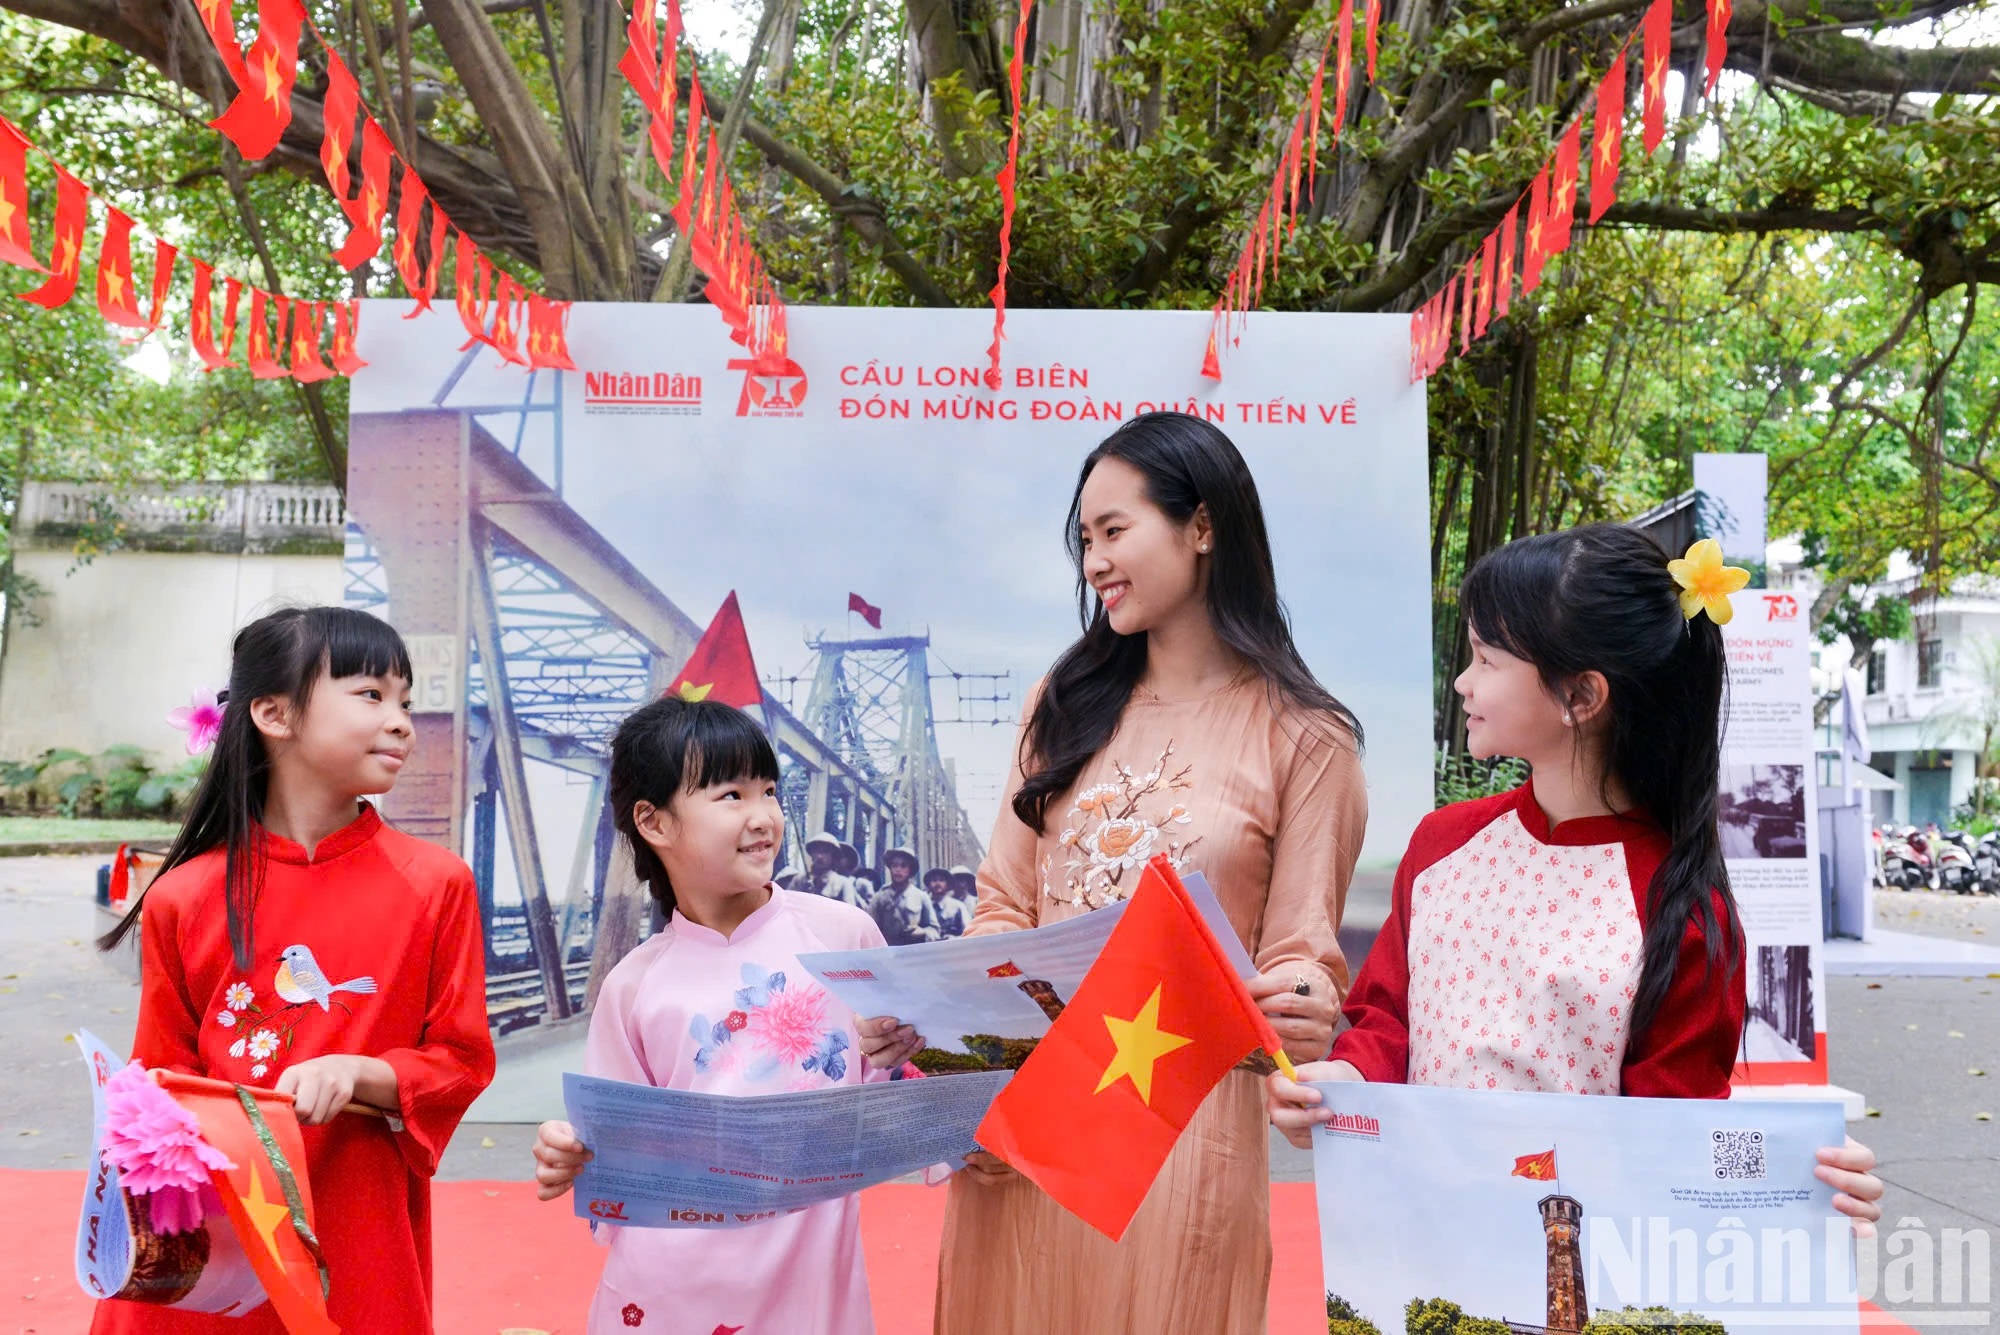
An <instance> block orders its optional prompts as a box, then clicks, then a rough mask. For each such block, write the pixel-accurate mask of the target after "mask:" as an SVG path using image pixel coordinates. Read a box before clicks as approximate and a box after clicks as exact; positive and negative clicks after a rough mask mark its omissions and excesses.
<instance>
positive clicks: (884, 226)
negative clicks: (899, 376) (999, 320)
mask: <svg viewBox="0 0 2000 1335" xmlns="http://www.w3.org/2000/svg"><path fill="white" fill-rule="evenodd" d="M743 137H744V138H745V139H747V140H749V141H750V143H751V145H752V146H753V147H754V148H756V150H757V151H758V152H759V153H762V154H763V155H764V158H765V160H766V161H768V162H769V163H770V164H771V165H772V166H774V167H776V168H778V169H779V170H780V171H783V172H785V173H787V174H788V175H790V176H792V177H794V178H796V179H797V180H798V181H799V182H800V183H801V184H803V185H804V186H805V187H806V188H807V189H809V190H811V191H812V192H813V193H814V194H816V195H818V196H819V197H820V198H821V199H822V200H824V201H826V205H827V207H828V208H829V209H831V210H832V211H833V213H834V216H836V217H838V218H839V219H840V220H841V221H842V222H844V223H845V224H847V226H849V227H851V228H853V229H854V233H855V235H856V236H859V237H860V238H861V239H862V240H863V241H866V242H867V243H868V244H869V245H871V246H873V247H875V250H876V252H877V253H878V254H880V255H881V257H882V263H883V266H884V267H886V268H887V269H888V270H889V271H890V272H891V273H893V274H895V275H896V277H898V278H900V279H901V280H902V282H903V286H904V287H906V288H908V289H909V291H910V295H912V296H914V297H915V298H916V299H917V300H918V301H919V302H921V303H922V304H924V305H926V306H956V305H957V304H958V303H957V302H955V301H953V300H952V298H951V294H950V293H949V292H947V291H945V290H944V288H943V286H942V285H940V284H939V283H938V281H937V279H935V278H933V277H932V276H931V273H930V270H928V269H926V268H925V267H924V266H923V264H922V263H921V262H920V261H919V260H918V259H917V257H916V256H914V255H912V254H910V252H909V251H907V250H905V249H904V248H903V243H902V241H901V239H900V238H898V237H897V235H896V230H895V229H894V228H893V227H891V226H890V225H889V219H888V215H887V214H886V212H885V211H884V210H883V208H882V205H881V203H880V202H879V201H877V200H875V199H873V198H871V197H869V196H867V195H865V194H862V193H860V192H859V190H857V189H856V187H854V186H851V185H848V184H847V183H846V182H844V181H842V180H841V179H840V178H839V177H837V176H835V175H834V174H833V173H832V172H830V171H828V170H827V169H826V168H825V167H822V166H821V165H820V164H819V163H817V162H815V161H813V159H812V158H811V157H810V156H809V155H808V154H807V153H806V152H805V151H804V150H803V149H800V148H797V147H795V146H794V145H792V144H789V143H787V142H786V141H784V140H783V139H780V138H779V137H778V136H777V135H775V134H773V133H772V132H771V130H770V129H769V128H768V127H766V126H764V125H761V124H759V123H758V122H757V121H756V120H754V119H751V118H750V117H747V116H746V117H744V120H743Z"/></svg>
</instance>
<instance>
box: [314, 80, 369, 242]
mask: <svg viewBox="0 0 2000 1335" xmlns="http://www.w3.org/2000/svg"><path fill="white" fill-rule="evenodd" d="M320 106H321V115H322V116H324V117H325V120H326V135H325V137H324V138H322V139H321V140H320V141H319V166H320V170H321V171H323V172H325V173H326V188H327V189H329V190H331V191H333V197H334V198H335V199H338V200H342V201H344V200H346V198H347V187H348V184H349V179H348V178H349V177H350V175H351V173H350V172H349V171H348V169H347V154H348V150H349V149H351V148H353V147H354V117H355V115H356V113H358V112H359V111H360V110H361V89H360V87H359V86H358V85H357V84H356V83H355V82H354V75H353V74H351V73H349V72H348V69H347V66H346V64H345V63H343V62H342V61H341V59H340V57H339V56H337V55H335V54H334V53H333V52H331V51H329V52H327V53H326V100H325V101H324V102H322V103H321V104H320ZM342 207H345V204H343V205H342Z"/></svg>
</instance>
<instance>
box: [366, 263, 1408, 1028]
mask: <svg viewBox="0 0 2000 1335" xmlns="http://www.w3.org/2000/svg"><path fill="white" fill-rule="evenodd" d="M369 307H370V309H369V310H368V312H367V318H366V319H365V320H363V322H362V325H361V328H362V343H361V348H360V351H361V354H362V356H363V357H365V358H366V360H367V362H368V365H367V367H366V368H364V369H363V370H361V371H360V372H359V373H358V374H357V375H356V376H355V377H354V380H353V387H352V397H351V400H350V408H351V412H352V413H353V421H352V424H351V425H352V430H351V440H352V444H351V459H350V466H349V487H350V498H349V499H350V508H351V512H352V514H353V516H354V520H355V525H356V527H355V528H354V529H353V530H351V532H350V537H349V555H348V576H349V587H350V597H351V600H352V601H353V602H354V603H355V604H356V605H359V606H366V607H371V608H373V609H375V610H377V611H379V612H382V613H383V614H385V615H387V616H388V617H389V618H390V619H391V620H392V621H393V622H395V623H396V624H397V625H398V626H399V628H401V629H402V630H403V631H404V633H405V634H406V635H407V636H409V637H410V638H411V642H412V648H413V650H414V652H415V654H416V656H417V658H418V660H419V674H418V675H419V677H420V678H421V680H420V681H419V683H418V697H419V699H418V708H419V710H420V711H422V712H421V716H420V718H419V743H418V747H419V755H418V757H417V758H416V760H415V761H414V762H413V765H412V766H411V768H409V769H406V771H405V773H404V778H403V780H402V782H401V783H400V784H399V786H398V788H397V790H396V792H395V793H394V794H393V795H392V796H391V798H390V800H389V801H388V803H387V804H386V809H387V811H388V814H389V815H390V816H391V817H392V818H393V819H397V820H399V821H400V822H402V823H403V824H404V825H405V826H406V828H412V829H415V830H418V831H420V832H422V833H425V834H427V835H428V836H429V837H432V838H437V839H439V840H441V841H443V842H447V843H449V844H452V845H453V846H455V847H458V848H460V849H461V850H462V851H463V852H464V854H465V856H466V857H467V858H468V860H470V861H472V862H473V864H474V866H475V870H477V871H479V872H480V874H481V879H482V884H483V885H485V886H486V897H487V901H488V902H487V905H486V909H487V921H488V931H489V948H490V949H489V966H490V969H491V970H492V972H493V974H494V976H495V977H496V978H503V977H504V978H513V979H516V980H517V982H518V983H519V986H518V987H517V988H516V992H517V993H518V996H515V995H514V994H506V995H503V993H505V992H506V989H505V988H501V989H500V990H498V991H495V993H494V1002H495V1005H496V1012H495V1016H496V1019H495V1022H496V1025H498V1026H500V1027H501V1028H503V1029H504V1028H506V1027H508V1025H509V1024H510V1023H511V1021H510V1019H509V1018H508V1017H509V1016H510V1015H515V1016H516V1017H517V1018H519V1019H520V1020H521V1021H522V1022H524V1023H532V1022H533V1021H534V1020H535V1019H536V1018H538V1017H539V1014H540V1010H541V1008H542V1007H543V1006H544V1005H545V1004H546V1003H547V1002H548V1001H549V999H550V997H549V994H550V993H551V992H552V989H553V982H554V978H553V973H552V971H551V970H550V969H549V967H548V966H547V964H546V962H545V961H544V960H542V959H541V958H540V957H541V956H543V955H544V954H546V953H547V950H546V947H547V946H548V945H550V944H552V943H554V942H556V941H560V942H561V947H560V953H561V955H562V958H563V960H564V967H565V968H567V969H569V970H570V971H571V975H572V976H571V977H570V978H569V985H570V988H571V989H572V990H574V991H575V992H576V993H578V999H577V1000H576V1001H575V1002H573V1003H570V1004H569V1005H563V1006H559V1007H557V1008H556V1009H559V1010H561V1011H562V1012H563V1013H568V1011H569V1009H570V1008H571V1006H572V1005H573V1006H581V1005H583V1004H586V1003H587V999H588V998H587V996H584V995H583V994H584V993H585V991H586V989H587V988H594V981H593V982H590V983H588V984H587V983H586V974H590V976H591V977H592V978H593V979H594V977H595V975H594V974H591V971H590V970H589V967H588V962H589V961H590V959H591V958H592V957H593V955H594V954H596V953H598V952H597V947H599V946H608V947H609V952H608V953H609V955H610V956H612V957H615V956H616V955H618V954H622V952H623V950H625V949H629V948H630V943H631V940H633V939H635V938H634V936H633V933H632V931H631V930H630V929H629V928H626V927H622V926H620V925H619V923H618V921H617V920H618V918H619V907H618V898H619V891H618V888H617V887H616V885H615V884H614V885H613V886H612V889H611V890H610V892H609V893H608V894H607V891H606V888H605V887H606V881H607V871H606V863H607V861H608V848H609V843H610V841H609V839H608V835H607V832H606V830H605V826H604V823H603V820H602V804H603V798H602V786H601V774H602V755H603V742H604V739H605V737H606V736H607V734H608V732H609V730H610V728H611V727H612V726H613V725H614V724H615V723H616V721H617V719H618V717H619V716H620V715H622V714H623V713H624V712H626V711H628V710H629V709H630V708H632V707H633V706H635V705H637V704H638V703H640V702H641V701H642V700H644V699H647V698H650V697H651V696H652V695H654V694H657V693H658V692H659V691H660V690H661V689H662V688H664V687H665V686H666V685H667V684H668V683H670V682H672V681H673V680H674V679H675V673H676V672H677V670H678V669H679V667H680V666H681V664H682V663H683V662H685V660H686V658H687V655H688V654H689V653H690V652H691V650H692V647H693V644H694V641H695V640H696V639H697V638H699V636H700V634H701V632H702V630H703V628H705V627H706V626H707V625H708V624H709V622H710V621H711V619H712V618H713V617H714V616H715V614H716V611H717V609H718V608H719V607H721V606H722V604H723V603H724V600H725V599H726V598H727V597H728V596H729V595H730V594H731V593H732V592H733V593H735V594H736V595H737V599H738V604H739V605H740V608H741V614H742V621H743V624H744V626H745V627H746V629H747V631H748V639H749V643H750V646H751V650H752V652H753V654H754V656H755V660H756V668H757V671H758V673H759V675H760V676H761V678H762V680H763V682H764V684H765V687H766V701H765V713H766V719H767V722H769V723H770V725H771V727H772V730H773V735H774V737H776V738H777V739H778V741H779V745H780V752H781V757H782V759H783V762H784V768H785V782H784V785H783V797H784V800H785V804H786V810H787V817H788V825H789V826H790V829H789V831H788V838H787V849H786V856H785V859H784V861H785V862H786V863H789V864H790V865H791V866H793V867H800V866H803V865H804V860H805V850H804V848H803V840H804V838H805V837H806V836H808V835H811V834H814V833H816V832H817V831H818V830H819V829H821V828H827V829H829V830H830V832H831V833H832V834H833V835H835V836H836V837H837V838H839V839H841V840H843V841H845V842H847V843H849V844H851V845H852V846H853V847H854V849H855V850H856V857H857V859H858V861H859V864H860V869H861V871H862V872H864V873H866V872H868V871H870V869H876V870H877V872H878V874H879V868H880V866H881V861H882V853H883V852H884V851H885V850H886V849H888V848H893V847H896V846H898V845H905V844H907V845H909V846H911V847H913V848H915V849H916V850H917V852H918V853H919V855H920V857H921V859H922V860H923V862H924V864H925V866H926V868H928V867H930V866H933V865H938V866H949V865H951V864H959V863H963V864H966V865H976V863H977V861H978V857H979V855H980V851H981V849H983V847H984V846H985V843H986V841H987V839H988V837H989V836H990V834H991V831H992V829H993V824H994V821H995V818H996V817H997V816H998V814H999V810H1000V799H1001V796H1002V789H1003V786H1004V782H1005V776H1006V772H1007V768H1008V765H1009V762H1010V759H1011V752H1012V746H1013V741H1014V730H1015V726H1016V723H1017V722H1018V719H1019V715H1020V710H1021V706H1022V702H1023V700H1024V699H1025V698H1026V696H1027V695H1028V692H1029V691H1030V689H1031V687H1032V686H1033V684H1034V682H1035V681H1036V680H1037V679H1038V678H1039V677H1040V676H1041V674H1042V673H1043V672H1044V671H1045V670H1046V668H1047V667H1048V665H1049V664H1050V663H1051V662H1052V661H1053V660H1054V659H1055V657H1056V656H1057V655H1058V654H1059V653H1060V652H1061V651H1062V650H1063V648H1064V647H1065V646H1066V645H1068V644H1069V643H1070V642H1071V640H1073V639H1074V638H1075V636H1076V634H1077V633H1078V620H1077V589H1076V581H1075V575H1074V572H1073V571H1072V569H1071V567H1070V565H1069V559H1068V556H1067V554H1066V552H1065V550H1064V537H1065V532H1066V527H1067V514H1068V509H1069V504H1070V497H1071V492H1072V490H1073V489H1074V487H1075V485H1076V481H1077V474H1078V469H1079V465H1080V464H1081V463H1082V461H1083V459H1084V457H1085V455H1086V454H1087V453H1088V452H1089V451H1090V449H1091V448H1092V447H1093V446H1094V445H1095V444H1097V442H1098V441H1100V440H1101V439H1102V438H1103V437H1104V436H1105V435H1107V434H1108V433H1109V432H1110V431H1111V430H1113V429H1114V428H1115V427H1116V426H1117V425H1118V424H1119V423H1120V422H1122V421H1125V420H1127V419H1130V418H1132V417H1134V416H1136V415H1138V414H1141V413H1145V412H1149V411H1153V410H1156V409H1165V408H1174V409H1181V410H1184V411H1188V412H1193V413H1196V414H1198V415H1200V416H1202V417H1203V418H1205V419H1206V420H1208V421H1211V422H1213V423H1215V424H1216V425H1217V426H1219V427H1220V428H1221V429H1222V430H1223V431H1225V432H1226V433H1227V434H1228V435H1229V437H1230V438H1231V439H1232V440H1233V441H1234V442H1235V443H1236V445H1237V446H1238V447H1239V448H1240V449H1241V450H1242V452H1243V454H1244V456H1245V458H1246V459H1247V460H1248V462H1249V465H1250V468H1251V470H1252V472H1253V474H1254V475H1255V478H1256V481H1257V484H1258V489H1259V491H1260V493H1261V495H1262V499H1263V504H1264V509H1265V514H1266V517H1267V519H1268V522H1269V527H1270V532H1271V538H1272V542H1273V545H1274V548H1275V551H1276V561H1277V571H1278V586H1279V590H1280V592H1281V593H1282V595H1283V597H1284V599H1285V601H1286V604H1287V606H1288V607H1289V609H1290V613H1291V617H1292V623H1293V628H1294V631H1295V633H1296V636H1297V640H1298V644H1299V647H1300V649H1301V651H1302V652H1303V654H1304V656H1305V659H1306V661H1307V662H1308V664H1310V666H1311V667H1312V668H1313V670H1314V671H1315V672H1316V673H1317V674H1318V676H1319V678H1320V680H1321V681H1323V682H1324V683H1325V684H1326V685H1327V687H1328V688H1329V689H1330V690H1332V691H1333V693H1334V694H1335V695H1336V696H1338V697H1339V698H1340V699H1341V700H1343V701H1344V702H1345V703H1347V704H1348V705H1349V706H1350V707H1351V708H1353V709H1354V711H1355V712H1356V713H1357V714H1358V715H1359V717H1360V719H1361V720H1362V723H1363V725H1364V726H1365V728H1366V730H1367V752H1366V758H1365V764H1366V770H1367V777H1368V787H1369V806H1370V815H1369V825H1368V838H1367V843H1366V845H1365V846H1364V848H1363V850H1362V858H1363V862H1364V864H1368V863H1372V864H1376V865H1386V864H1388V863H1390V862H1393V860H1394V859H1395V858H1397V857H1398V856H1399V855H1400V854H1401V852H1402V849H1403V847H1404V844H1405V841H1406V840H1407V838H1408V836H1409V834H1410V831H1411V829H1412V828H1413V827H1414V826H1415V824H1416V821H1417V820H1418V819H1419V818H1420V817H1421V816H1422V815H1423V814H1424V813H1425V812H1426V811H1428V810H1430V808H1431V791H1432V759H1431V755H1432V745H1431V718H1430V699H1431V689H1430V685H1431V628H1430V588H1429V583H1430V579H1429V551H1428V543H1429V511H1428V500H1427V467H1428V465H1427V454H1426V443H1425V410H1424V396H1423V389H1422V386H1421V385H1415V386H1413V385H1411V384H1410V383H1409V377H1408V365H1407V363H1408V353H1409V330H1408V321H1407V319H1405V318H1403V317H1398V316H1368V315H1337V316H1336V315H1282V314H1259V315H1253V316H1251V317H1249V319H1250V326H1251V328H1250V329H1249V330H1248V331H1246V333H1245V337H1246V339H1247V338H1251V337H1253V336H1254V338H1255V348H1256V355H1255V356H1254V357H1252V356H1242V357H1239V358H1238V359H1237V360H1236V361H1234V362H1233V363H1232V365H1231V369H1230V374H1229V378H1228V380H1227V382H1226V383H1224V384H1217V383H1215V382H1213V381H1209V380H1205V379H1203V378H1202V377H1200V376H1199V375H1198V374H1197V370H1196V368H1197V367H1198V366H1199V365H1200V362H1201V355H1200V354H1201V349H1202V346H1203V342H1204V340H1205V339H1206V338H1207V336H1208V328H1209V321H1208V316H1207V314H1206V313H1205V312H1170V313H1157V312H1059V311H1033V310H1027V311H1019V312H1014V313H1012V315H1011V317H1010V320H1009V323H1008V331H1007V333H1008V338H1007V343H1006V356H1005V364H1004V369H1005V379H1004V383H1003V385H1002V387H1001V388H1000V389H999V390H998V391H997V392H996V391H992V390H989V389H987V388H986V387H985V385H984V384H983V383H982V375H983V373H984V371H985V358H984V356H983V355H982V354H983V350H984V348H985V346H986V343H987V341H988V338H989V337H990V333H991V329H990V315H989V314H988V313H987V312H984V311H970V310H969V311H917V310H881V309H849V308H840V309H798V310H793V311H791V312H790V317H791V318H790V344H789V349H788V351H789V364H788V365H786V366H785V367H784V368H783V373H782V374H756V373H753V372H752V370H751V368H750V361H749V358H748V356H747V354H745V353H744V352H743V350H742V349H741V348H739V347H737V346H736V345H734V344H732V343H730V342H729V341H728V340H727V339H726V338H724V337H723V336H722V335H721V333H720V332H719V331H718V329H717V327H716V320H715V316H714V313H713V312H712V311H707V310H703V309H701V308H699V307H696V306H670V305H614V304H602V305H582V304H580V305H578V306H576V307H575V308H574V309H573V311H572V313H571V317H570V324H569V331H568V334H569V338H568V342H569V348H570V351H571V354H572V356H573V358H574V360H575V363H576V366H577V369H576V370H575V371H565V372H553V371H549V372H539V373H536V374H534V375H532V376H530V375H527V374H525V373H524V372H523V371H521V370H520V369H518V368H516V367H512V366H505V365H502V364H501V363H500V362H499V359H498V358H497V357H496V356H495V355H494V354H493V353H492V352H491V351H490V350H485V349H475V350H473V351H472V352H466V351H464V350H463V349H462V347H461V345H462V344H463V343H464V341H465V340H464V333H463V330H462V329H461V328H460V327H459V324H458V321H457V319H456V317H455V316H454V315H453V314H452V313H450V312H446V311H432V312H428V313H426V314H424V315H421V316H418V317H417V318H414V319H405V318H404V317H405V316H406V315H408V314H409V312H410V310H411V306H410V303H407V302H401V301H372V302H370V303H369ZM489 621H490V622H492V623H497V632H495V633H494V634H495V636H496V637H495V638H491V639H488V638H486V637H487V636H488V634H489V631H491V630H492V626H491V625H490V624H489ZM489 643H490V644H491V645H493V646H494V647H493V649H492V651H491V652H492V653H493V654H495V655H498V656H499V657H504V658H505V659H506V660H507V677H506V680H507V684H508V687H509V689H508V691H507V692H506V693H505V694H506V696H507V697H508V698H506V699H504V700H502V699H496V698H495V693H494V692H492V691H491V690H489V689H488V688H487V684H486V674H485V673H484V672H482V671H480V670H479V669H478V668H477V667H476V666H474V664H473V660H476V659H479V658H481V657H483V656H485V655H484V654H482V645H486V644H489ZM468 668H471V672H470V675H468ZM496 802H497V807H496ZM522 850H525V854H523V852H522ZM523 869H528V870H527V872H526V879H524V871H523ZM617 875H618V872H617V869H616V868H612V869H611V870H610V873H609V878H608V879H610V880H611V881H613V882H614V883H615V881H616V879H617ZM603 967H604V962H603V960H602V959H600V960H599V961H598V969H597V972H600V973H601V971H602V968H603ZM530 971H538V972H539V975H540V980H541V981H540V984H539V988H540V992H541V994H542V1000H541V1001H540V1002H537V1001H535V1000H534V999H533V994H535V993H536V990H537V985H536V984H535V983H534V982H533V975H532V974H531V972H530ZM510 996H512V997H513V999H514V1000H519V1001H520V1002H521V1004H520V1006H519V1007H518V1008H517V1010H516V1011H514V1012H510V1011H508V1010H507V1009H506V1008H505V1007H506V1005H507V1004H508V1003H509V998H510Z"/></svg>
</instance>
